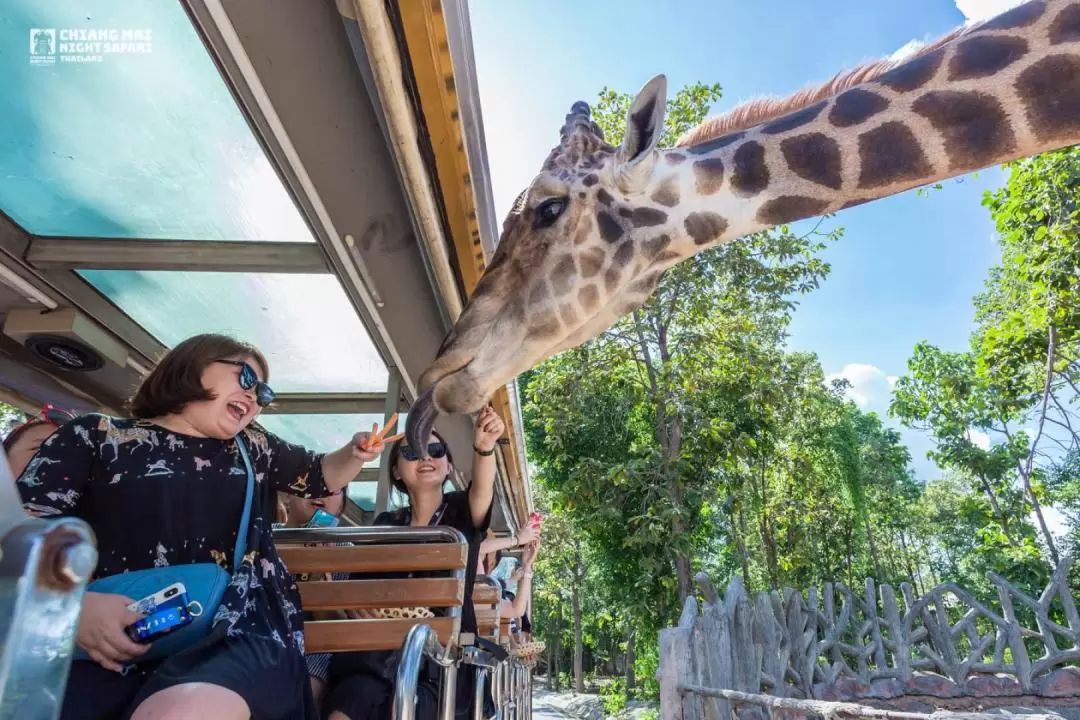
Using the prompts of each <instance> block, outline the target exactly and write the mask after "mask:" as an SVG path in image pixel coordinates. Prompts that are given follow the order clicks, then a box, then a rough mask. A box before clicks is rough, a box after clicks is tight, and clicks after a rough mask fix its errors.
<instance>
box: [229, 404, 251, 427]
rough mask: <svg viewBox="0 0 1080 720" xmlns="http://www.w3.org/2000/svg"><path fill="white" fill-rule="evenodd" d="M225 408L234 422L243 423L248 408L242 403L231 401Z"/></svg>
mask: <svg viewBox="0 0 1080 720" xmlns="http://www.w3.org/2000/svg"><path fill="white" fill-rule="evenodd" d="M225 407H226V409H227V410H228V411H229V415H230V416H231V417H232V419H233V420H235V421H236V422H243V420H244V418H245V417H247V414H248V407H247V405H245V404H244V403H241V402H236V401H235V400H232V401H230V402H229V403H228V404H227V405H226V406H225Z"/></svg>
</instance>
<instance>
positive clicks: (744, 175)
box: [406, 0, 1080, 446]
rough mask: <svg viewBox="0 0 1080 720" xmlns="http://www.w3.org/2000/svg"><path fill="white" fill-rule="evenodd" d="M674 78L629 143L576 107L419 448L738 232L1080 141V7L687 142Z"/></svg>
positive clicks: (479, 304) (947, 45)
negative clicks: (671, 98)
mask: <svg viewBox="0 0 1080 720" xmlns="http://www.w3.org/2000/svg"><path fill="white" fill-rule="evenodd" d="M666 105H667V83H666V80H665V78H664V76H663V75H658V76H657V77H654V78H653V79H652V80H650V81H649V82H648V83H646V84H645V85H644V87H642V89H641V91H640V92H639V93H638V95H637V97H636V98H635V99H634V102H633V103H632V104H631V107H630V109H629V111H628V112H627V118H626V133H625V137H624V140H623V142H622V144H621V146H620V147H618V148H616V147H613V146H612V145H610V144H608V143H607V142H606V141H605V140H604V137H603V134H602V133H601V132H600V128H599V127H598V126H597V125H596V123H595V121H593V120H592V118H591V111H590V109H589V106H588V104H587V103H584V102H580V101H579V102H576V103H574V104H573V105H572V107H571V108H570V112H569V113H568V114H567V116H566V119H565V122H564V124H563V127H562V128H561V129H560V132H559V144H558V145H557V146H556V147H555V148H554V149H553V150H552V151H551V153H550V154H549V155H548V157H547V160H546V161H545V163H544V165H543V168H542V169H541V171H540V173H539V174H538V175H537V176H536V177H535V178H534V179H533V181H532V183H530V185H529V187H528V188H526V190H525V191H524V192H523V193H522V194H521V196H520V197H519V198H518V200H517V202H515V203H514V207H513V209H512V210H511V211H510V213H509V215H508V216H507V218H506V220H505V221H504V223H503V231H502V237H501V239H500V242H499V245H498V247H497V249H496V252H495V255H494V257H493V258H492V260H491V263H490V264H489V265H488V267H487V270H486V271H485V273H484V275H483V277H482V278H481V279H480V281H479V283H478V284H477V286H476V288H475V290H474V292H473V294H472V296H471V297H470V298H469V301H468V303H467V305H466V307H465V309H464V311H463V312H462V314H461V316H460V317H459V318H458V320H457V321H456V323H455V325H454V328H453V329H452V330H451V332H450V334H449V335H448V336H447V337H446V339H445V341H444V342H443V345H442V347H441V348H440V350H439V353H438V356H437V357H436V358H435V360H434V361H433V362H432V363H431V365H430V366H429V367H428V369H427V370H426V371H425V372H424V374H423V375H422V376H421V378H420V389H421V391H422V394H421V397H420V398H419V399H418V400H417V402H416V404H415V405H414V406H413V409H412V411H411V412H410V414H409V419H408V423H407V428H406V434H407V437H408V438H409V443H410V444H413V443H414V442H416V443H417V446H420V445H422V442H420V440H421V438H422V439H424V440H426V438H427V435H428V433H429V432H430V430H431V427H432V424H433V423H434V420H435V418H436V417H437V415H438V414H439V413H454V412H473V411H475V410H478V409H479V408H480V407H482V406H483V405H484V403H486V402H487V400H488V398H490V397H491V395H492V393H493V392H494V391H495V390H496V389H497V388H499V387H501V386H503V385H505V384H506V383H508V382H510V381H511V380H513V379H514V378H515V377H516V376H517V375H518V374H519V373H521V372H523V371H525V370H527V369H529V368H532V367H534V366H535V365H537V364H538V363H540V362H541V361H543V360H545V359H546V358H548V357H551V356H552V355H554V354H556V353H558V352H560V351H562V350H565V349H568V348H571V347H575V346H577V345H580V344H581V343H583V342H585V341H586V340H588V339H590V338H592V337H595V336H596V335H599V334H600V333H601V332H603V331H604V330H606V329H607V328H609V327H610V326H611V325H613V324H614V323H615V322H616V321H617V320H619V319H620V318H621V317H623V316H625V315H627V314H629V313H630V312H632V311H633V310H634V309H636V308H637V307H640V306H641V305H642V304H643V303H644V302H645V301H646V300H647V299H648V298H649V296H650V295H651V294H652V293H653V291H654V290H655V289H656V286H657V284H658V283H659V281H660V278H661V277H662V275H663V273H664V271H666V270H667V269H668V268H670V267H672V266H673V265H675V264H677V263H679V262H681V261H682V260H685V259H687V258H689V257H692V256H693V255H695V254H697V253H699V252H701V251H702V250H705V249H707V248H710V247H714V246H716V245H718V244H721V243H725V242H729V241H731V240H734V239H736V238H738V237H741V236H744V235H747V234H750V233H753V232H758V231H761V230H766V229H768V228H771V227H775V226H778V225H782V224H786V223H791V222H794V221H796V220H801V219H806V218H811V217H815V216H818V215H823V214H825V213H829V212H834V211H837V210H841V209H844V208H847V207H852V206H854V205H858V204H861V203H865V202H870V201H873V200H877V199H880V198H883V197H887V196H890V195H894V194H896V193H898V192H902V191H904V190H908V189H910V188H914V187H918V186H921V185H925V184H927V183H931V182H937V181H939V180H942V179H946V178H949V177H956V176H959V175H963V174H965V173H968V172H972V171H975V170H979V169H981V168H985V167H988V166H991V165H995V164H999V163H1002V162H1007V161H1010V160H1015V159H1018V158H1023V157H1028V156H1031V155H1035V154H1037V153H1040V152H1045V151H1048V150H1054V149H1057V148H1061V147H1067V146H1069V145H1074V144H1077V143H1080V0H1033V1H1031V2H1027V3H1026V4H1023V5H1020V6H1018V7H1016V8H1013V9H1012V10H1009V11H1007V12H1005V13H1003V14H1001V15H999V16H997V17H995V18H992V19H990V20H988V21H986V22H984V23H982V24H980V25H975V26H971V27H965V28H961V29H960V30H957V31H954V32H953V33H951V34H949V35H947V36H946V37H944V38H942V39H941V40H939V41H938V42H936V43H934V44H931V45H929V46H927V47H924V48H922V49H921V50H920V51H919V52H918V53H916V54H915V55H914V56H912V57H909V58H907V59H906V60H904V61H902V62H899V63H890V62H888V61H882V62H877V63H870V64H867V65H864V66H861V67H858V68H855V69H853V70H850V71H848V72H846V73H842V74H841V75H838V76H837V77H836V78H834V79H833V80H832V81H830V82H828V83H826V84H824V85H822V86H820V87H817V88H812V89H809V90H805V91H802V92H800V93H797V94H795V95H793V96H792V97H790V98H787V99H783V100H755V101H751V102H750V103H747V104H745V105H743V106H741V107H739V108H736V109H735V110H734V111H732V112H731V113H728V114H727V115H725V116H721V117H720V118H715V119H710V120H706V121H705V122H704V123H702V124H701V125H700V126H698V127H697V128H695V129H694V130H692V131H690V132H689V133H687V134H686V135H685V136H684V137H683V138H681V139H680V140H679V142H678V143H676V146H675V147H674V148H667V149H661V148H658V147H657V143H658V141H659V138H660V136H661V134H662V131H663V122H664V112H665V109H666Z"/></svg>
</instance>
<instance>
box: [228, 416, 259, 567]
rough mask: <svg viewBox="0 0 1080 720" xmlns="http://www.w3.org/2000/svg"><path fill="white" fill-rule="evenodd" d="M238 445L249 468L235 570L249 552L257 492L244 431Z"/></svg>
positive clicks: (235, 555) (234, 560) (238, 439)
mask: <svg viewBox="0 0 1080 720" xmlns="http://www.w3.org/2000/svg"><path fill="white" fill-rule="evenodd" d="M236 446H237V447H238V448H239V449H240V457H241V458H242V459H243V460H244V468H245V469H246V470H247V495H246V496H245V497H244V512H243V513H241V514H240V529H239V530H237V531H236V551H235V552H234V553H233V564H232V569H233V572H236V571H237V569H238V568H239V567H240V562H241V561H242V560H243V559H244V554H245V553H246V552H247V536H248V525H249V524H250V522H251V496H252V495H254V493H255V471H254V470H253V469H252V467H251V458H250V457H248V450H247V443H246V442H244V436H243V431H240V434H238V435H237V436H236Z"/></svg>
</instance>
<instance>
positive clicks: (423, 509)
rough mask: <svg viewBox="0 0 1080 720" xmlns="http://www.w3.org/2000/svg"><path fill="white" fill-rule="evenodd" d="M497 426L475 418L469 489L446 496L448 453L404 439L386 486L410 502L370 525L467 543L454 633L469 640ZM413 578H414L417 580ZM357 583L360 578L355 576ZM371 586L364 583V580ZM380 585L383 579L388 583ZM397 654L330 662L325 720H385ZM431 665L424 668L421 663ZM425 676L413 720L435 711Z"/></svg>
mask: <svg viewBox="0 0 1080 720" xmlns="http://www.w3.org/2000/svg"><path fill="white" fill-rule="evenodd" d="M505 429H506V428H505V425H504V424H503V421H502V418H500V417H499V416H498V414H497V413H496V412H495V411H494V410H493V409H492V408H490V407H487V408H484V409H483V410H482V411H480V414H479V416H478V417H477V419H476V429H475V432H474V434H473V453H474V456H473V477H472V482H471V483H470V485H469V487H468V489H466V490H455V491H452V492H446V491H445V489H444V486H445V485H446V481H447V480H449V479H450V476H451V473H452V472H453V467H454V464H453V456H452V455H451V453H450V447H449V446H448V445H447V444H446V441H445V440H443V438H442V436H441V435H439V434H438V433H437V432H434V431H433V432H432V434H431V437H430V438H429V439H428V446H427V447H426V448H422V449H420V450H416V449H414V448H410V447H409V446H408V445H407V444H406V442H405V440H404V439H402V440H398V441H397V442H396V443H395V444H394V445H392V446H391V448H390V456H389V458H388V462H389V465H390V482H391V484H392V485H393V487H394V489H395V490H397V491H398V492H400V493H402V494H403V495H406V496H407V497H408V498H409V504H408V505H407V506H406V507H403V508H399V509H398V510H394V511H392V512H383V513H380V514H379V516H378V517H376V518H375V521H374V522H373V523H372V524H373V525H394V526H404V527H408V526H411V527H429V526H435V525H443V526H446V527H452V528H455V529H457V530H459V531H460V532H461V533H462V534H463V535H464V536H465V539H466V540H468V541H469V560H468V565H467V567H466V570H465V603H464V606H463V607H462V610H461V632H472V633H475V632H476V629H477V628H476V611H475V610H474V609H473V605H472V600H471V598H472V588H473V583H474V581H475V580H476V565H477V560H478V558H479V554H480V543H481V542H482V541H483V539H484V537H485V533H486V531H487V529H488V525H489V524H490V523H491V503H492V498H493V497H494V491H495V443H496V442H497V441H498V439H499V438H500V437H501V436H502V434H503V432H504V431H505ZM419 575H420V573H415V574H414V575H413V576H414V577H417V576H419ZM357 577H360V576H357ZM363 577H365V578H368V579H370V578H371V576H370V575H365V576H363ZM384 577H390V576H389V575H387V576H384ZM398 657H399V653H397V652H386V653H380V652H366V653H335V654H334V656H333V659H332V660H331V662H330V682H331V686H332V689H331V691H330V696H329V698H328V700H327V707H326V713H327V714H328V715H329V717H330V720H369V719H370V720H383V719H386V720H388V719H389V718H390V714H391V706H392V704H393V695H394V673H395V672H396V668H397V659H398ZM427 665H429V666H430V665H431V663H427ZM471 669H472V668H471V667H470V668H463V669H462V671H460V672H459V673H458V689H457V714H458V716H459V717H468V715H467V713H469V711H470V708H471V705H472V699H473V683H474V681H475V678H476V676H475V674H474V673H473V672H471V671H469V670H471ZM432 670H434V669H433V668H429V672H428V673H427V678H425V677H424V675H425V673H421V683H420V686H419V688H418V691H417V701H418V702H417V708H416V717H417V718H418V720H423V719H425V718H434V717H435V714H436V711H437V707H438V676H437V674H436V673H435V672H433V671H432Z"/></svg>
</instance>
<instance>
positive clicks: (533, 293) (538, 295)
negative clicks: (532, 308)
mask: <svg viewBox="0 0 1080 720" xmlns="http://www.w3.org/2000/svg"><path fill="white" fill-rule="evenodd" d="M550 295H551V292H550V291H549V290H548V285H547V281H546V280H541V281H540V282H538V283H536V284H535V285H533V287H532V290H530V291H529V305H539V304H540V303H542V302H544V301H545V300H547V299H548V297H549V296H550Z"/></svg>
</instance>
